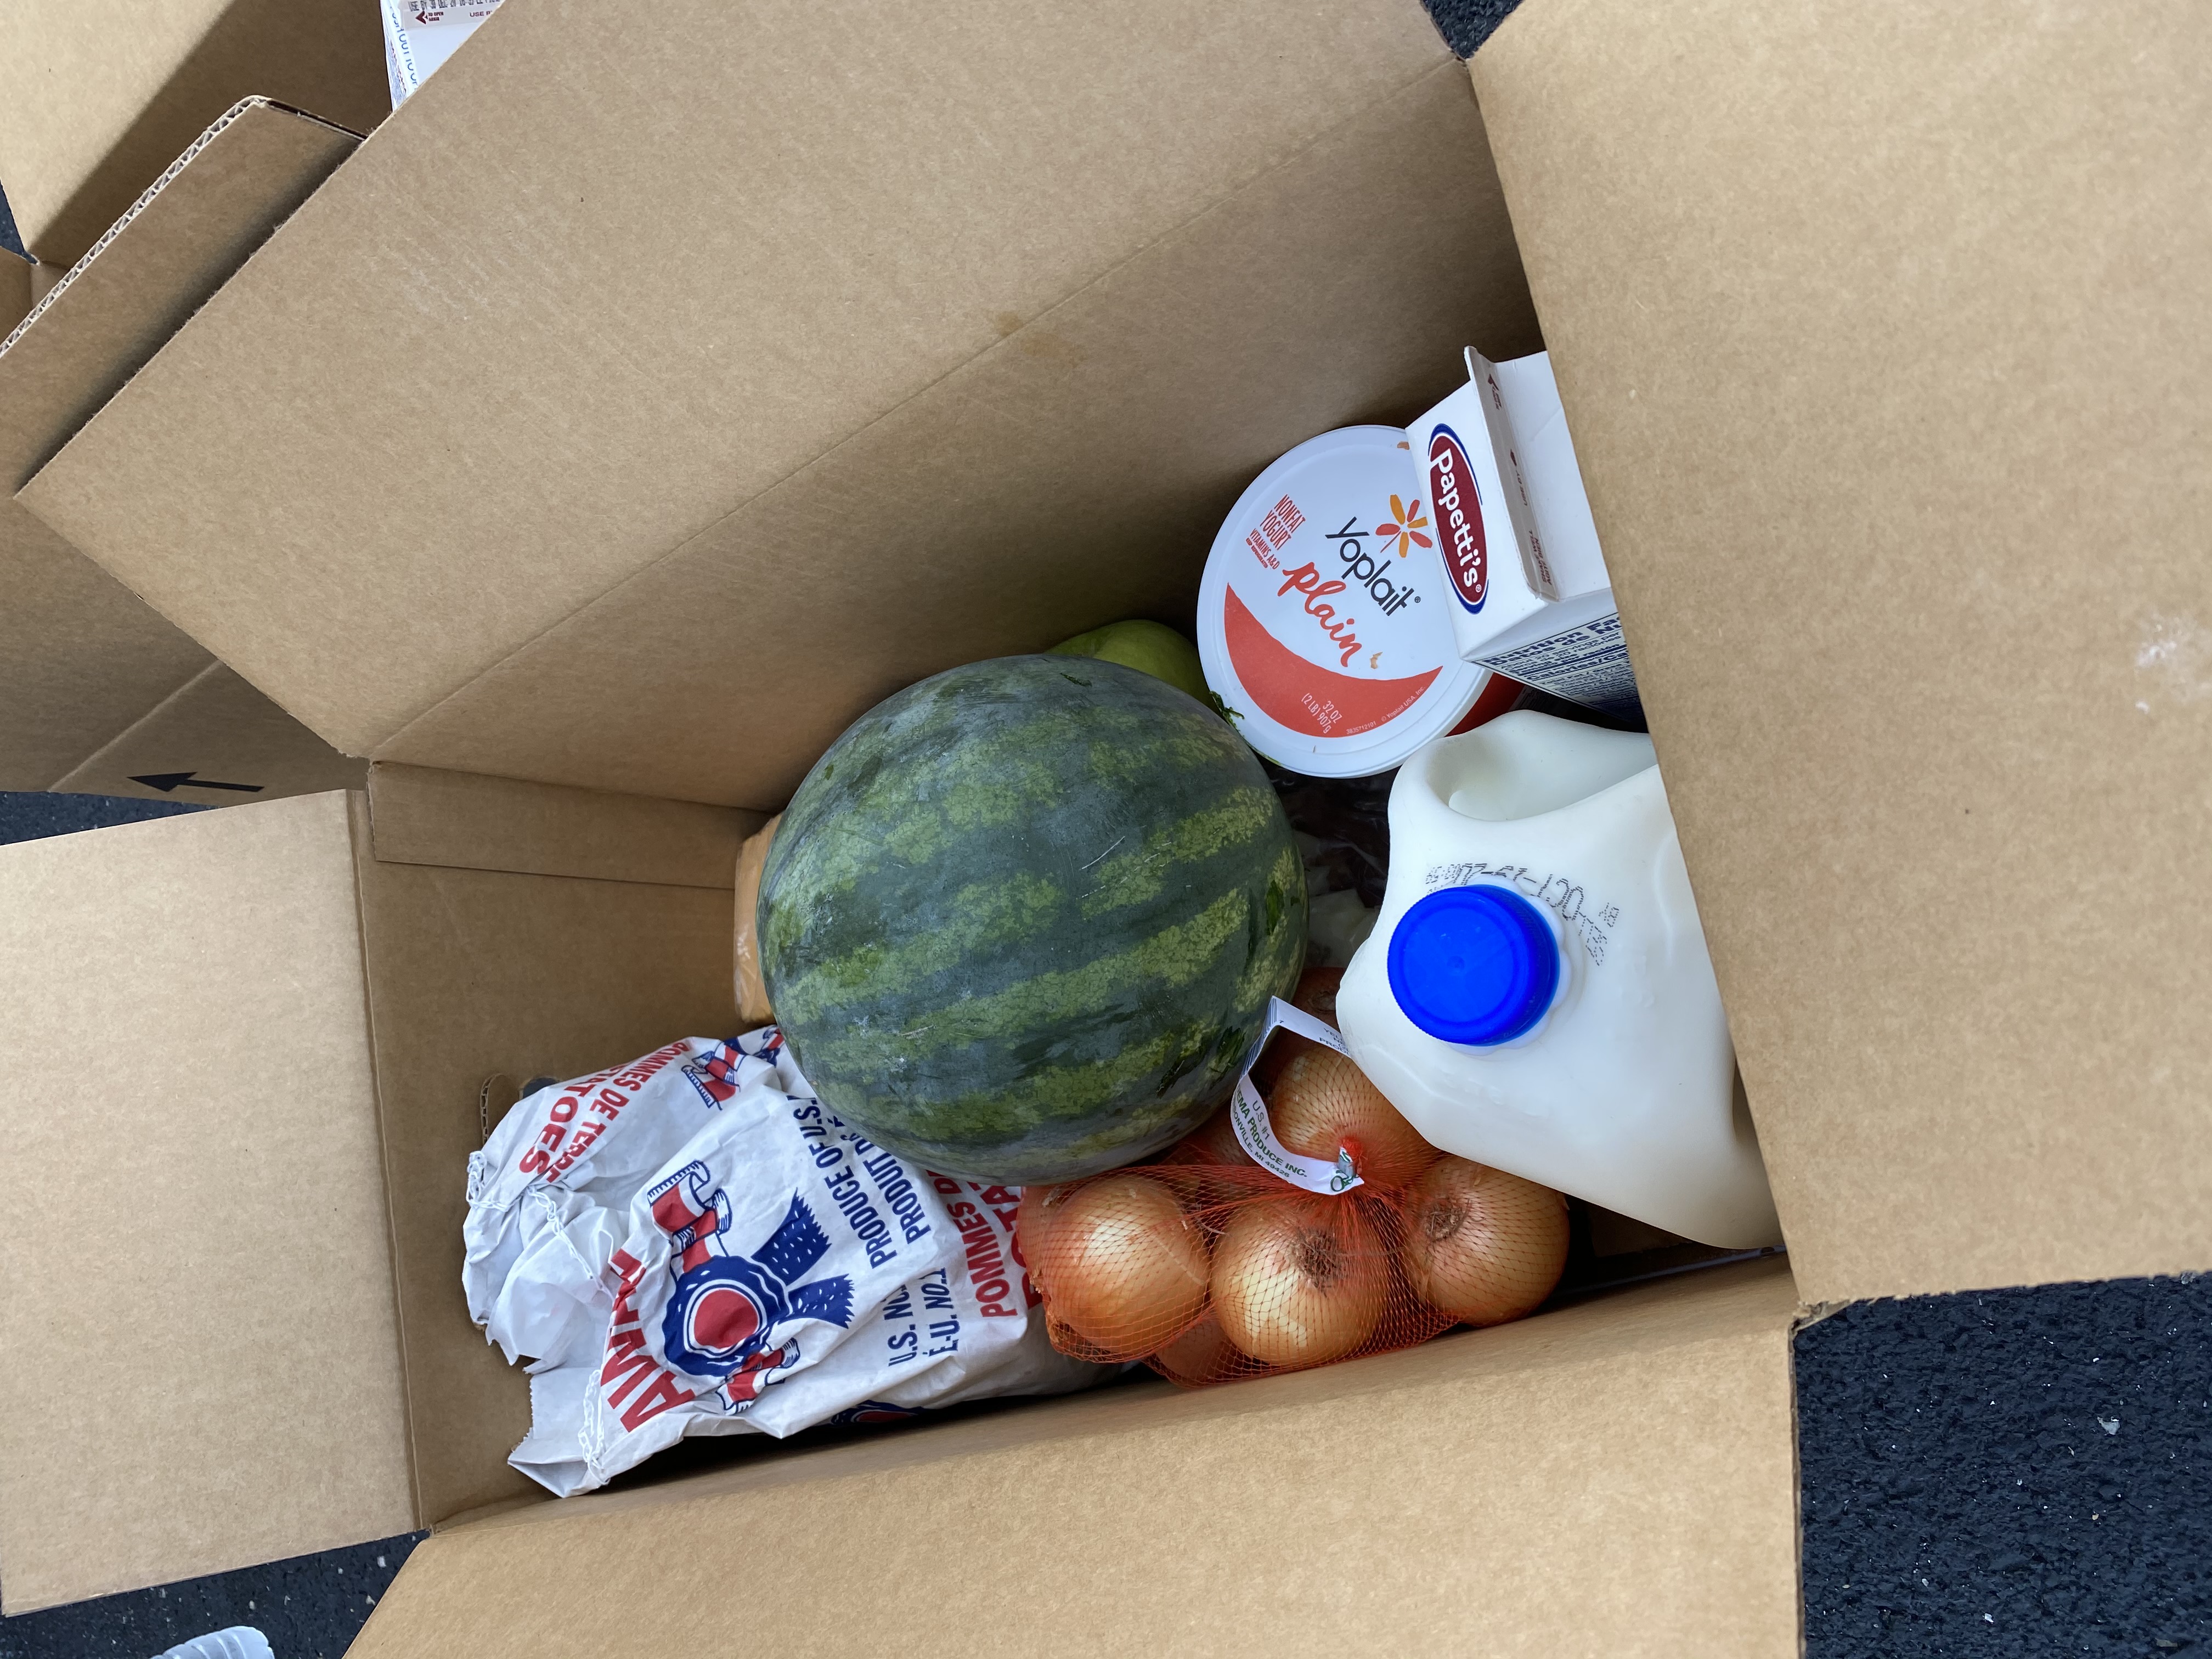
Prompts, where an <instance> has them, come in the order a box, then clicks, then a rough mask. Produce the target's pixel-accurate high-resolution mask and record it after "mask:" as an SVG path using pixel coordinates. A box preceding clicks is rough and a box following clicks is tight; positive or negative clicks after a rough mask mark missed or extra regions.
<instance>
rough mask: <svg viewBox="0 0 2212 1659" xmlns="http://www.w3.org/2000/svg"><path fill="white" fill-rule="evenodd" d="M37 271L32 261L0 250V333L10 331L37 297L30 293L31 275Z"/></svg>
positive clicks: (2, 249)
mask: <svg viewBox="0 0 2212 1659" xmlns="http://www.w3.org/2000/svg"><path fill="white" fill-rule="evenodd" d="M38 269H39V266H38V265H37V264H36V263H34V262H33V261H32V260H29V259H25V258H18V257H17V256H16V255H15V254H14V253H12V252H9V251H8V250H7V249H6V248H0V331H5V330H8V329H12V328H14V327H15V325H16V324H17V323H19V322H21V321H22V320H23V313H25V312H27V311H28V310H29V309H30V308H31V305H32V302H33V301H34V300H35V299H36V298H37V297H38V296H37V295H34V294H33V293H32V292H31V285H32V275H33V272H35V271H36V270H38Z"/></svg>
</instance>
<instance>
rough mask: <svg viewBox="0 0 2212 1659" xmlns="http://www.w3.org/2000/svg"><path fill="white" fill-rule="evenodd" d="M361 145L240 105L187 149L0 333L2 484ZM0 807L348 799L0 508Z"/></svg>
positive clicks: (330, 753) (115, 594)
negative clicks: (58, 793) (53, 794)
mask: <svg viewBox="0 0 2212 1659" xmlns="http://www.w3.org/2000/svg"><path fill="white" fill-rule="evenodd" d="M358 143H360V138H359V137H358V136H357V135H356V134H354V133H350V132H348V131H345V130H344V129H343V128H340V127H336V126H333V125H331V124H330V123H328V122H325V121H322V120H319V119H317V118H314V117H313V116H308V115H302V114H301V113H299V112H296V111H294V110H290V109H287V108H284V107H283V106H281V105H277V104H273V103H270V101H269V100H266V99H261V98H252V99H247V100H245V101H243V102H241V103H240V104H239V105H237V106H235V107H234V108H233V109H231V110H229V111H228V112H225V113H224V114H223V115H222V117H221V118H219V119H218V120H217V121H216V123H215V124H214V125H212V126H210V128H209V129H208V130H207V131H204V132H203V133H202V134H201V135H200V136H199V137H198V138H197V139H196V140H195V141H194V142H193V143H191V145H189V146H188V147H186V148H185V150H184V152H183V153H182V154H181V155H179V156H178V157H177V158H176V159H175V160H174V161H173V162H172V163H171V164H170V165H169V167H167V170H166V171H164V172H163V173H161V176H160V177H159V178H158V179H155V180H154V182H153V184H152V185H150V186H149V187H148V188H147V189H146V190H145V191H144V192H143V194H141V195H140V196H139V197H138V198H137V200H136V201H135V202H134V203H133V204H131V206H130V207H129V209H128V210H127V211H125V213H124V214H123V215H122V216H121V217H120V218H118V220H117V221H116V222H114V223H113V224H112V225H111V226H109V227H108V228H106V232H105V234H102V235H101V236H100V239H99V240H98V242H97V243H96V244H95V245H94V247H93V248H92V249H91V250H90V251H89V252H88V253H87V254H86V255H85V257H84V258H82V260H80V261H79V262H78V263H77V264H76V266H74V267H73V268H72V269H70V270H68V271H67V272H65V273H64V275H63V276H61V278H60V280H59V281H58V283H56V284H55V285H54V286H52V288H51V289H48V290H47V291H46V293H45V294H44V295H43V296H41V297H40V299H39V301H38V303H37V307H36V309H35V310H30V308H29V307H25V309H26V310H28V311H29V315H28V316H27V317H21V318H20V319H19V321H18V322H17V323H15V324H11V325H9V329H8V330H7V331H0V484H4V485H5V487H6V489H8V490H9V491H12V490H13V489H15V487H16V486H18V485H20V484H21V483H23V482H24V480H26V479H27V478H28V477H31V475H32V474H33V473H34V472H36V471H38V470H39V468H40V466H41V465H44V464H45V463H46V460H47V459H48V458H49V457H51V456H52V454H53V453H54V452H55V451H57V450H58V449H59V448H60V447H62V446H63V444H64V443H65V442H66V441H68V440H69V438H70V435H72V434H74V433H75V432H76V430H77V428H79V427H81V426H82V425H83V424H84V422H85V421H86V420H87V419H88V418H89V417H90V416H92V414H93V413H94V411H95V410H98V409H99V408H100V405H101V404H104V403H106V401H107V400H108V399H109V398H111V397H112V396H113V395H114V393H115V392H117V391H118V389H119V388H120V387H122V386H124V385H125V383H126V382H127V381H128V380H130V378H131V376H132V375H133V374H136V373H137V371H138V370H139V369H140V368H142V367H143V365H144V364H145V362H147V360H148V359H149V358H150V357H152V356H154V354H155V352H156V351H157V350H159V349H161V345H162V343H163V342H165V341H166V340H167V339H168V337H170V336H171V335H172V334H173V333H175V332H176V331H177V329H178V328H179V325H182V324H183V323H184V321H185V319H186V318H188V317H190V316H191V314H192V313H194V312H195V311H197V309H199V307H201V306H202V305H204V303H205V302H206V301H207V298H208V296H209V295H210V294H212V293H214V292H215V290H216V289H217V288H219V287H221V286H222V283H223V282H224V281H225V279H227V278H228V276H230V275H231V274H232V273H233V272H234V271H235V270H237V269H238V268H239V267H240V265H241V264H244V263H245V262H246V259H247V258H249V257H250V256H251V255H252V252H253V251H254V250H255V249H256V248H258V246H261V244H262V243H263V242H264V241H265V240H267V239H268V236H269V234H270V231H271V230H273V229H275V228H276V226H277V225H278V224H279V223H281V222H283V220H284V218H285V217H286V216H288V215H289V214H290V213H291V212H292V210H294V209H295V208H296V207H297V206H298V205H299V204H300V203H301V201H303V200H304V199H305V198H306V197H307V196H308V194H309V193H310V192H312V191H313V190H314V188H315V187H316V186H317V185H319V184H320V183H321V182H322V181H323V180H324V179H325V178H327V177H328V176H329V175H330V173H331V169H332V168H334V167H337V165H338V164H339V163H340V162H341V161H344V160H345V158H346V157H347V156H348V155H351V154H352V153H353V151H354V149H355V148H356V145H358ZM5 314H6V313H5V307H0V316H4V315H5ZM0 590H4V592H5V594H6V602H5V604H4V605H0V707H4V708H6V709H7V711H8V717H7V720H6V721H5V723H4V726H0V787H4V788H9V789H47V788H56V789H64V790H78V791H84V792H87V793H109V794H140V795H155V794H170V795H173V796H174V795H175V789H176V786H175V785H174V784H172V785H171V787H170V788H169V789H168V790H162V789H161V788H160V787H158V786H149V785H147V784H145V783H143V781H140V778H141V776H142V775H152V776H155V777H160V776H162V775H175V774H177V773H179V772H185V773H197V774H199V775H202V776H204V777H207V778H212V779H216V780H218V781H222V782H227V783H233V784H240V785H252V786H254V787H255V791H256V793H264V794H268V793H303V792H307V791H312V790H318V789H334V788H343V787H347V786H348V785H358V784H359V782H360V781H361V779H362V766H361V765H360V763H357V762H351V761H348V760H347V759H345V758H344V757H343V756H341V755H339V754H338V753H337V751H336V750H333V749H331V746H330V745H329V744H325V743H324V742H323V741H322V740H321V739H320V738H317V737H316V736H315V735H314V734H313V732H309V731H307V729H306V728H304V727H303V726H301V725H300V724H299V723H298V722H297V721H295V720H292V719H291V718H290V717H289V716H288V715H286V714H284V713H283V710H281V709H279V708H276V706H275V705H274V704H272V703H271V702H269V700H268V699H267V698H265V697H264V696H260V694H258V692H256V691H254V690H252V687H250V686H249V685H247V684H246V683H245V682H244V681H243V680H241V679H240V678H239V677H238V676H237V675H236V674H234V673H233V672H232V671H230V670H229V669H228V668H226V667H224V666H222V665H220V664H218V663H216V661H215V660H214V659H212V658H210V656H209V655H208V653H207V652H206V651H205V650H204V648H203V647H200V646H199V645H197V644H196V643H194V642H193V641H192V640H191V639H190V638H189V637H187V636H186V635H185V634H184V633H182V632H181V631H179V629H177V628H175V627H174V626H173V625H172V624H171V623H167V622H166V621H164V620H163V619H162V618H161V616H160V615H159V614H157V613H156V612H155V611H154V610H153V609H152V608H150V607H149V605H146V604H145V603H144V602H143V600H141V599H138V598H137V596H136V595H134V594H132V593H131V592H129V591H128V590H127V589H126V588H125V587H124V586H123V585H122V584H120V583H119V582H118V581H117V580H115V579H114V578H113V577H112V576H110V575H109V574H107V573H106V572H105V571H103V570H101V569H100V567H98V566H97V565H95V564H94V563H93V562H91V561H90V560H88V559H87V558H86V557H85V556H83V555H82V554H81V553H79V552H78V551H77V550H76V549H75V548H73V547H71V546H70V544H68V543H67V542H66V541H64V540H63V539H62V538H60V537H58V536H57V535H56V534H55V533H54V532H52V530H50V529H48V528H47V527H46V526H45V525H44V524H42V523H40V521H39V520H38V519H37V518H35V517H34V516H33V515H32V514H31V513H28V512H27V511H26V510H25V509H24V508H23V507H21V506H20V505H19V504H17V503H16V502H15V501H0ZM175 798H177V799H187V800H191V799H197V800H202V801H216V802H222V801H226V800H234V799H238V798H239V792H237V791H227V792H223V793H207V792H205V791H203V790H198V789H196V788H195V787H193V786H191V785H187V786H185V791H184V793H183V794H182V795H181V796H175Z"/></svg>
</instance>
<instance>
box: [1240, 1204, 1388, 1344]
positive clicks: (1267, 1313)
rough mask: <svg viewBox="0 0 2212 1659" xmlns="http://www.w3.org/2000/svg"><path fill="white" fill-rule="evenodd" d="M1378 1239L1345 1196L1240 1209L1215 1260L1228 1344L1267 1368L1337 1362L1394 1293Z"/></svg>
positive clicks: (1367, 1331)
mask: <svg viewBox="0 0 2212 1659" xmlns="http://www.w3.org/2000/svg"><path fill="white" fill-rule="evenodd" d="M1389 1279H1390V1275H1389V1264H1388V1262H1387V1261H1385V1259H1384V1255H1383V1243H1382V1241H1381V1240H1380V1239H1379V1238H1377V1237H1376V1234H1375V1230H1374V1228H1373V1227H1371V1226H1370V1225H1368V1222H1367V1219H1366V1218H1365V1217H1364V1215H1362V1214H1361V1213H1360V1211H1359V1208H1358V1206H1357V1205H1356V1204H1354V1203H1352V1202H1351V1201H1349V1200H1344V1199H1338V1198H1310V1197H1307V1196H1305V1195H1304V1194H1298V1195H1297V1196H1294V1197H1285V1198H1268V1199H1261V1200H1257V1201H1255V1202H1253V1203H1250V1204H1245V1205H1241V1206H1238V1207H1237V1212H1236V1213H1235V1215H1234V1216H1233V1217H1232V1218H1231V1221H1230V1223H1229V1225H1228V1227H1227V1228H1226V1229H1225V1231H1223V1233H1222V1235H1221V1242H1220V1243H1219V1244H1218V1246H1217V1247H1216V1248H1215V1249H1214V1253H1213V1310H1214V1313H1215V1315H1216V1316H1218V1318H1219V1320H1220V1321H1221V1329H1222V1331H1223V1334H1225V1335H1226V1336H1227V1337H1228V1338H1229V1340H1231V1342H1233V1343H1235V1344H1236V1345H1237V1347H1239V1348H1241V1349H1242V1350H1243V1352H1246V1353H1248V1354H1249V1355H1251V1356H1252V1358H1255V1359H1257V1360H1261V1361H1263V1362H1265V1363H1266V1364H1270V1365H1286V1366H1297V1365H1319V1364H1326V1363H1327V1362H1328V1361H1329V1360H1332V1359H1341V1358H1343V1357H1344V1356H1345V1355H1346V1354H1348V1353H1350V1352H1352V1350H1353V1349H1354V1348H1357V1347H1358V1346H1359V1345H1360V1344H1361V1343H1363V1342H1364V1341H1366V1340H1367V1339H1368V1338H1369V1337H1370V1336H1371V1335H1373V1334H1374V1332H1375V1326H1376V1321H1378V1320H1379V1319H1381V1318H1382V1316H1383V1297H1384V1294H1385V1293H1386V1291H1388V1290H1389Z"/></svg>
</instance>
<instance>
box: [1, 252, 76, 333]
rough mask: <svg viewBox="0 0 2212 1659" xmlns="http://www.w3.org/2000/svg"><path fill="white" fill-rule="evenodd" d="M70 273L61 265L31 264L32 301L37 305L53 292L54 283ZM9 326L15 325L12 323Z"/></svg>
mask: <svg viewBox="0 0 2212 1659" xmlns="http://www.w3.org/2000/svg"><path fill="white" fill-rule="evenodd" d="M66 275H68V273H67V272H66V271H65V270H63V269H62V268H61V267H60V266H59V265H42V264H38V263H36V262H35V261H33V264H32V265H31V303H32V304H33V305H34V306H35V305H36V304H38V303H39V301H41V300H43V299H45V298H46V295H49V294H51V293H52V292H53V289H54V284H55V283H58V282H60V281H61V279H62V278H63V277H64V276H66ZM13 326H15V325H13V324H12V323H11V324H10V325H9V327H11V328H12V327H13Z"/></svg>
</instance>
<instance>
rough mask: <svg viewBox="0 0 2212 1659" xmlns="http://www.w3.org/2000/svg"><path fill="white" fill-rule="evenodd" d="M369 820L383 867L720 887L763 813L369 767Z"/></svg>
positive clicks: (726, 884)
mask: <svg viewBox="0 0 2212 1659" xmlns="http://www.w3.org/2000/svg"><path fill="white" fill-rule="evenodd" d="M368 805H369V821H370V823H372V824H373V825H374V829H375V837H376V856H377V857H378V858H380V859H381V860H384V861H385V862H386V863H387V864H441V865H449V866H453V868H455V869H462V870H511V871H514V872H519V873H521V874H524V875H538V876H583V877H587V878H593V879H597V880H601V881H649V882H659V883H660V884H663V885H665V886H671V887H714V888H727V887H729V886H730V884H731V879H732V876H731V872H732V870H733V869H734V868H735V867H736V860H737V856H738V847H739V846H740V845H741V844H742V843H743V842H744V838H745V837H746V836H749V835H750V834H751V833H752V832H753V831H754V830H755V829H758V828H759V827H760V824H761V815H760V814H759V813H757V812H746V811H740V810H738V809H737V808H735V807H728V806H702V805H697V804H696V803H695V802H691V801H675V800H649V799H645V798H644V797H642V796H639V795H610V794H602V793H599V792H598V791H595V790H590V789H564V788H562V787H558V786H557V785H553V784H544V783H521V782H518V781H514V780H513V779H509V778H489V777H477V776H472V775H470V774H468V773H465V772H440V771H433V770H431V769H428V768H427V767H421V766H396V765H393V764H391V763H385V764H382V765H380V766H375V767H372V768H371V769H370V770H369V777H368Z"/></svg>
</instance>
